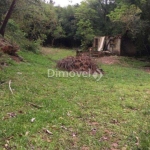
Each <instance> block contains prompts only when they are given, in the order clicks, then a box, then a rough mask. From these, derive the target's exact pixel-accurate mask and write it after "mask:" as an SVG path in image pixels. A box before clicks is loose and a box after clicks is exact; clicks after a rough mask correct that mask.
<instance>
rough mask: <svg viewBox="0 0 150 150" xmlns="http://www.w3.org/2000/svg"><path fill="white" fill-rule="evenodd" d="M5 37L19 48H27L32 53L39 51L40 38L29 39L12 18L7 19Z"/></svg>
mask: <svg viewBox="0 0 150 150" xmlns="http://www.w3.org/2000/svg"><path fill="white" fill-rule="evenodd" d="M6 38H7V39H9V41H10V42H11V43H12V45H13V44H14V43H17V44H18V45H19V47H20V49H21V50H27V51H31V52H34V53H37V52H39V48H40V42H41V41H40V40H37V41H29V40H28V39H27V38H26V33H25V32H23V31H21V29H20V27H19V25H18V24H17V23H16V22H15V21H14V20H12V19H10V20H9V22H8V25H7V28H6Z"/></svg>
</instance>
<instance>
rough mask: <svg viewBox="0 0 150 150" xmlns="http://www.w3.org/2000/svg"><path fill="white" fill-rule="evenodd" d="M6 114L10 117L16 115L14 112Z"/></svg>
mask: <svg viewBox="0 0 150 150" xmlns="http://www.w3.org/2000/svg"><path fill="white" fill-rule="evenodd" d="M7 115H9V117H10V118H14V117H16V116H17V115H16V113H14V112H10V113H7Z"/></svg>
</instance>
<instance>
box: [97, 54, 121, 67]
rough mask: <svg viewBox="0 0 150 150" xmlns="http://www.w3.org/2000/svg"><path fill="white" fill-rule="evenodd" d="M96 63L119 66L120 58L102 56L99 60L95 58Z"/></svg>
mask: <svg viewBox="0 0 150 150" xmlns="http://www.w3.org/2000/svg"><path fill="white" fill-rule="evenodd" d="M95 60H96V62H98V63H102V64H108V65H112V64H119V63H120V58H119V56H104V57H100V58H95Z"/></svg>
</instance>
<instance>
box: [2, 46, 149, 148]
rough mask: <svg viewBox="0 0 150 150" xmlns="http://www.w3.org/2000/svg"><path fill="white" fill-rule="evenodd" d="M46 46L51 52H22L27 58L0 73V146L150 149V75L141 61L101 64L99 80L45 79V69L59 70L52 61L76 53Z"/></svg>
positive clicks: (46, 77) (77, 77)
mask: <svg viewBox="0 0 150 150" xmlns="http://www.w3.org/2000/svg"><path fill="white" fill-rule="evenodd" d="M47 50H48V51H53V54H52V53H50V54H48V53H47V55H44V54H43V55H37V54H33V53H29V52H20V55H21V56H23V57H24V59H25V62H21V63H15V62H14V63H12V64H9V67H5V68H4V69H3V70H2V71H0V80H1V81H3V82H0V110H1V113H0V118H1V121H0V129H1V130H0V149H12V150H13V149H14V150H16V149H17V150H20V149H39V150H67V149H68V150H93V149H95V150H128V149H140V150H146V149H148V148H149V147H150V124H149V122H150V101H149V98H150V82H149V79H150V75H149V74H148V73H146V72H144V71H141V69H140V68H139V66H140V67H141V66H144V62H143V63H141V62H140V61H135V60H134V59H132V60H131V59H130V58H128V59H126V58H124V59H123V58H121V60H120V61H123V62H124V61H125V62H126V63H127V64H128V67H127V66H121V65H120V64H119V65H117V64H115V65H107V64H101V65H102V68H103V69H104V70H105V75H104V76H103V77H102V78H101V80H99V81H98V82H97V81H96V80H95V78H93V77H92V76H91V77H86V78H84V77H79V76H74V77H64V78H63V77H58V76H55V75H54V76H53V77H49V78H48V74H47V72H48V69H52V70H54V72H55V71H58V70H57V69H56V61H58V60H60V59H63V58H65V57H67V56H74V55H75V53H74V52H72V51H69V50H62V49H57V52H56V53H55V50H56V49H47ZM122 59H123V60H122ZM145 65H146V64H145ZM10 81H11V82H10ZM10 87H11V89H12V91H13V94H12V92H11V91H10Z"/></svg>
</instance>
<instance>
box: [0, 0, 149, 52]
mask: <svg viewBox="0 0 150 150" xmlns="http://www.w3.org/2000/svg"><path fill="white" fill-rule="evenodd" d="M11 2H12V0H1V1H0V25H1V27H2V23H3V21H4V19H5V16H6V14H7V12H8V10H9V8H10V6H11ZM149 8H150V1H149V0H84V1H83V2H81V4H80V5H79V4H76V5H69V6H67V7H60V6H55V1H54V0H52V1H49V2H46V1H44V0H26V1H24V0H16V4H15V8H14V10H13V13H12V15H11V16H10V17H9V19H10V20H9V21H8V23H7V27H6V36H7V37H9V33H12V32H13V33H14V34H15V32H17V30H14V29H13V27H14V26H16V27H17V29H18V30H20V34H22V35H20V34H19V36H21V37H24V38H26V39H27V40H30V41H34V42H37V41H38V42H40V44H45V45H51V46H70V47H74V46H82V47H83V48H84V49H86V48H87V47H88V46H90V45H91V44H92V40H93V38H94V36H104V35H106V36H107V35H110V36H111V35H118V34H119V35H122V36H127V37H128V38H130V40H132V41H133V42H134V43H135V45H136V47H137V49H138V50H139V51H141V52H143V51H145V52H146V53H147V54H150V30H149V26H150V12H149ZM11 36H12V34H11Z"/></svg>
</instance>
